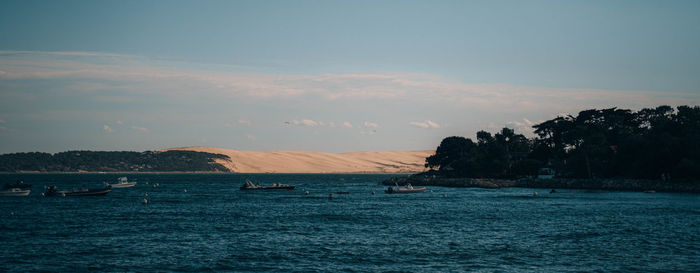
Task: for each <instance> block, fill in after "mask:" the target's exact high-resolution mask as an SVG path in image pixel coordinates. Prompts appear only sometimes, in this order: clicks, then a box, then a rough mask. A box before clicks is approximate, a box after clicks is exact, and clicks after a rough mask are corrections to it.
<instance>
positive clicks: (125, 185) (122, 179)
mask: <svg viewBox="0 0 700 273" xmlns="http://www.w3.org/2000/svg"><path fill="white" fill-rule="evenodd" d="M117 180H118V182H117V183H114V184H108V185H109V186H110V187H112V188H113V189H122V188H131V187H133V186H136V183H138V182H129V181H128V180H127V179H126V177H119V179H117Z"/></svg>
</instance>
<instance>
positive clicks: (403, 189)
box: [384, 184, 427, 193]
mask: <svg viewBox="0 0 700 273" xmlns="http://www.w3.org/2000/svg"><path fill="white" fill-rule="evenodd" d="M426 189H427V188H426V187H420V188H414V187H413V186H411V184H408V185H406V186H398V185H397V186H396V187H390V188H388V189H386V190H385V191H384V192H385V193H417V192H424V191H425V190H426Z"/></svg>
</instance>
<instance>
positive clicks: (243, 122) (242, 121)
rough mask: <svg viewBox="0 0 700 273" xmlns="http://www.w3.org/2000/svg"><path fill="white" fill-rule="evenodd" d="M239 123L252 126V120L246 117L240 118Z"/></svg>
mask: <svg viewBox="0 0 700 273" xmlns="http://www.w3.org/2000/svg"><path fill="white" fill-rule="evenodd" d="M238 124H240V125H245V126H250V124H251V122H250V120H245V119H239V120H238Z"/></svg>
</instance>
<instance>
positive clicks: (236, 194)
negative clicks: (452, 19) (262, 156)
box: [0, 174, 700, 272]
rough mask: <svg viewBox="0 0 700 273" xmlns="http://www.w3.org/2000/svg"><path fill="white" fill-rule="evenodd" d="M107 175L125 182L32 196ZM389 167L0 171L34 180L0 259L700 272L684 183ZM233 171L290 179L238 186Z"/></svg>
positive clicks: (153, 265) (183, 268) (241, 268)
mask: <svg viewBox="0 0 700 273" xmlns="http://www.w3.org/2000/svg"><path fill="white" fill-rule="evenodd" d="M120 176H126V177H128V179H129V180H133V181H138V184H137V185H136V186H135V187H133V188H126V189H113V191H112V192H110V193H109V194H107V195H105V196H96V197H43V196H42V195H41V193H42V192H43V191H44V187H45V186H48V185H56V186H57V187H58V188H59V189H67V190H70V189H72V188H80V187H82V186H83V185H85V186H87V187H89V188H98V187H101V186H102V183H103V181H104V182H109V183H115V182H116V181H117V178H118V177H120ZM391 176H392V175H376V174H0V182H3V183H6V182H10V183H12V182H15V181H16V180H23V181H24V183H28V184H32V185H33V187H32V188H31V189H32V193H31V195H30V196H29V197H2V198H0V272H86V271H94V272H699V271H700V195H697V194H683V193H641V192H609V191H585V190H559V191H558V192H557V193H549V192H550V189H528V188H507V189H477V188H442V187H428V190H427V191H425V192H423V193H415V194H385V193H384V189H385V188H386V186H382V185H381V184H380V182H381V181H382V180H384V179H386V178H389V177H391ZM393 176H395V175H393ZM246 179H250V180H251V181H253V182H256V183H259V184H273V183H284V184H292V185H296V189H294V190H291V191H241V190H240V189H239V187H240V186H241V185H242V184H243V183H244V181H245V180H246ZM330 194H333V198H329V195H330ZM144 199H146V200H148V203H147V204H144V202H143V201H144Z"/></svg>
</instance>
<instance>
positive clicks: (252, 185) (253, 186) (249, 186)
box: [241, 179, 295, 190]
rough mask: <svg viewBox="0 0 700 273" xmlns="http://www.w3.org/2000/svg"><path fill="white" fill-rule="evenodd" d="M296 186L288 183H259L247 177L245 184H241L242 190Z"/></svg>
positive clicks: (290, 187) (279, 188)
mask: <svg viewBox="0 0 700 273" xmlns="http://www.w3.org/2000/svg"><path fill="white" fill-rule="evenodd" d="M294 187H295V186H294V185H287V184H272V185H257V184H255V183H253V182H252V181H250V180H248V179H246V180H245V184H243V186H241V190H293V189H294Z"/></svg>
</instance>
